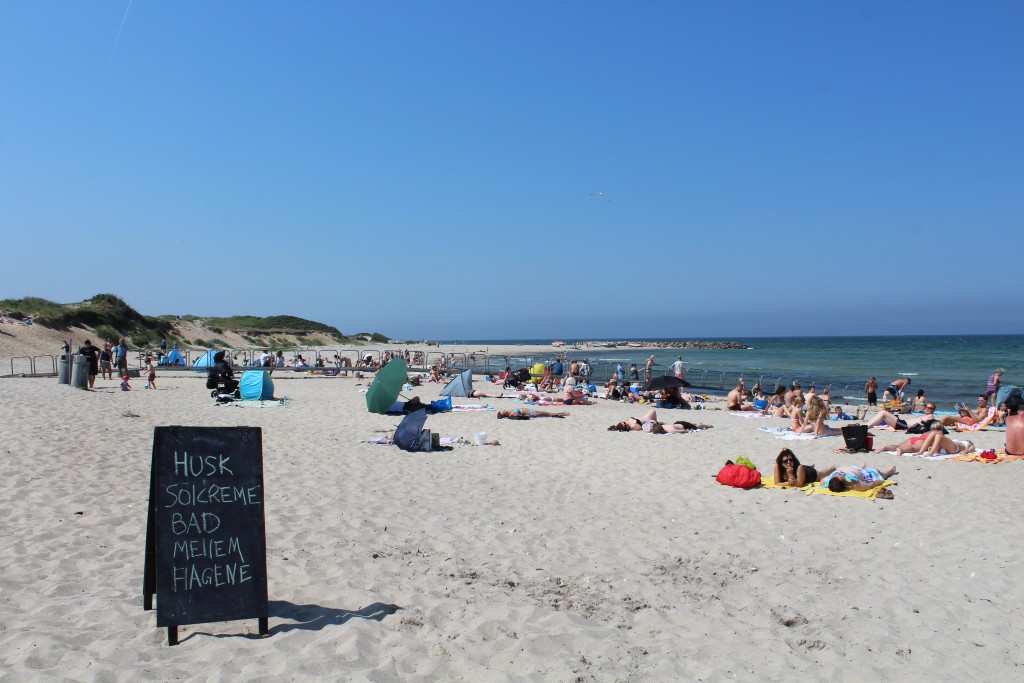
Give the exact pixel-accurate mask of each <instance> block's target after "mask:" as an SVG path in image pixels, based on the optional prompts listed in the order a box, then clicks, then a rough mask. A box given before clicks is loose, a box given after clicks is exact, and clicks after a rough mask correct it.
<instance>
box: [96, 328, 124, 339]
mask: <svg viewBox="0 0 1024 683" xmlns="http://www.w3.org/2000/svg"><path fill="white" fill-rule="evenodd" d="M93 332H95V333H96V339H94V340H93V341H100V342H104V341H117V339H118V338H119V337H120V336H121V333H120V332H118V331H117V330H115V329H114V328H113V327H111V326H110V325H98V326H97V327H96V329H94V330H93Z"/></svg>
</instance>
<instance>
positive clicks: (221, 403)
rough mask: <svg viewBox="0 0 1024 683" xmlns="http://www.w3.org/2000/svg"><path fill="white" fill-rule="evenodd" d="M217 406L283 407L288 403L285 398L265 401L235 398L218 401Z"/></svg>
mask: <svg viewBox="0 0 1024 683" xmlns="http://www.w3.org/2000/svg"><path fill="white" fill-rule="evenodd" d="M214 405H216V406H234V407H236V408H283V407H285V406H286V405H287V404H286V403H285V401H284V399H283V398H272V399H269V400H265V401H244V400H239V399H234V400H232V401H217V402H216V403H214Z"/></svg>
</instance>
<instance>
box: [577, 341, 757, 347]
mask: <svg viewBox="0 0 1024 683" xmlns="http://www.w3.org/2000/svg"><path fill="white" fill-rule="evenodd" d="M575 346H576V347H577V348H605V349H749V348H751V347H749V346H747V345H746V344H740V343H739V342H734V341H708V340H697V339H692V340H689V341H581V342H576V344H575Z"/></svg>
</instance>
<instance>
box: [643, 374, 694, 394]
mask: <svg viewBox="0 0 1024 683" xmlns="http://www.w3.org/2000/svg"><path fill="white" fill-rule="evenodd" d="M685 386H689V385H688V384H687V383H686V382H684V381H683V380H681V379H679V378H678V377H673V376H672V375H662V376H660V377H652V378H651V379H650V380H648V382H647V384H645V385H644V386H643V388H642V389H641V391H657V390H658V389H671V388H672V387H685Z"/></svg>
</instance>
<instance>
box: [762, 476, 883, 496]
mask: <svg viewBox="0 0 1024 683" xmlns="http://www.w3.org/2000/svg"><path fill="white" fill-rule="evenodd" d="M896 483H897V482H896V480H895V479H888V480H886V481H885V483H883V484H882V485H881V486H879V487H876V488H873V489H869V490H867V491H843V492H842V493H836V492H835V491H829V490H828V487H827V486H822V485H820V484H818V483H813V484H805V485H804V486H801V487H799V488H797V487H796V486H779V485H778V484H776V483H775V478H774V477H761V486H763V487H764V488H766V489H796V490H798V491H803V492H804V494H805V495H808V496H811V495H822V496H846V497H848V498H869V499H871V500H874V498H875V496H877V495H878V492H879V491H881V490H882V489H884V488H887V487H889V486H894V485H896Z"/></svg>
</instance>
